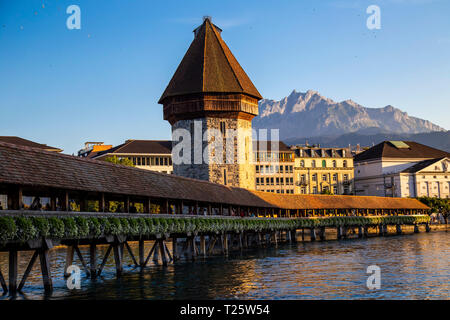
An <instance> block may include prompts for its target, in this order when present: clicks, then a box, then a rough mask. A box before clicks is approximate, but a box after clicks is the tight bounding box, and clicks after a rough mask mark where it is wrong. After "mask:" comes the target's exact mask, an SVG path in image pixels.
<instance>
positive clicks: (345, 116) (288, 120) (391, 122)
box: [253, 90, 446, 139]
mask: <svg viewBox="0 0 450 320" xmlns="http://www.w3.org/2000/svg"><path fill="white" fill-rule="evenodd" d="M258 109H259V116H257V117H255V119H254V120H253V127H254V128H255V129H263V128H264V129H280V138H281V139H295V138H300V137H321V136H338V135H343V134H348V133H356V132H358V131H361V130H362V131H364V130H367V129H370V128H372V130H375V129H373V128H378V131H379V132H378V133H390V134H408V135H410V134H418V133H427V132H436V131H437V132H442V131H446V130H445V129H444V128H442V127H440V126H438V125H436V124H433V123H432V122H430V121H428V120H424V119H420V118H417V117H413V116H409V115H408V113H406V112H404V111H402V110H400V109H398V108H396V107H394V106H392V105H387V106H385V107H382V108H368V107H364V106H362V105H360V104H358V103H356V102H355V101H353V100H351V99H347V100H344V101H341V102H335V101H333V100H332V99H329V98H327V97H324V96H322V95H320V94H319V93H318V92H317V91H314V90H308V91H306V92H304V93H302V92H297V91H296V90H293V91H292V92H291V93H290V94H289V95H288V96H286V97H284V98H283V99H281V100H279V101H276V100H272V99H262V100H261V101H260V102H259V104H258Z"/></svg>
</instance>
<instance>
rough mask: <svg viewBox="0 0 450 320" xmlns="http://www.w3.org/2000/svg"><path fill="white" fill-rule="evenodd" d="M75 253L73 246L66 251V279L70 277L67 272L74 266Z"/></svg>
mask: <svg viewBox="0 0 450 320" xmlns="http://www.w3.org/2000/svg"><path fill="white" fill-rule="evenodd" d="M74 253H75V249H74V247H73V246H68V247H67V250H66V263H65V266H64V277H66V278H67V277H69V276H70V274H69V273H68V272H67V270H68V269H69V267H70V266H71V265H72V264H73V256H74Z"/></svg>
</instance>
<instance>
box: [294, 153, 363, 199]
mask: <svg viewBox="0 0 450 320" xmlns="http://www.w3.org/2000/svg"><path fill="white" fill-rule="evenodd" d="M292 150H294V151H295V166H294V178H295V191H294V193H297V194H320V193H326V192H331V193H332V194H353V193H354V184H353V157H352V155H351V154H350V152H349V151H348V150H347V149H343V148H321V147H314V146H305V147H292Z"/></svg>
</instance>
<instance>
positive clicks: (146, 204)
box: [144, 198, 151, 213]
mask: <svg viewBox="0 0 450 320" xmlns="http://www.w3.org/2000/svg"><path fill="white" fill-rule="evenodd" d="M150 208H151V203H150V198H146V199H145V200H144V213H150Z"/></svg>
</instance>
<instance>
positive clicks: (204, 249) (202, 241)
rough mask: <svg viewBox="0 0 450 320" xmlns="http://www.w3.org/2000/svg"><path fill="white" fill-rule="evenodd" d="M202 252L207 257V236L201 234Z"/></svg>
mask: <svg viewBox="0 0 450 320" xmlns="http://www.w3.org/2000/svg"><path fill="white" fill-rule="evenodd" d="M200 253H201V254H202V255H203V256H204V257H206V240H205V236H204V235H201V236H200Z"/></svg>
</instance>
